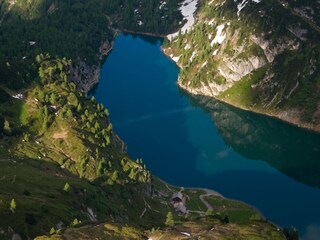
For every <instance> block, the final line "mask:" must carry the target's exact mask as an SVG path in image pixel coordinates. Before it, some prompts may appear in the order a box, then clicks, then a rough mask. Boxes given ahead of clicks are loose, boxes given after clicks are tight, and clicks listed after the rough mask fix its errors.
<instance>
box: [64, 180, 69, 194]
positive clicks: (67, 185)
mask: <svg viewBox="0 0 320 240" xmlns="http://www.w3.org/2000/svg"><path fill="white" fill-rule="evenodd" d="M69 190H70V185H69V183H67V182H66V184H65V185H64V187H63V191H65V192H69Z"/></svg>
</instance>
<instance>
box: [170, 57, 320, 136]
mask: <svg viewBox="0 0 320 240" xmlns="http://www.w3.org/2000/svg"><path fill="white" fill-rule="evenodd" d="M168 57H170V56H168ZM177 84H178V86H179V87H180V88H181V89H183V90H184V91H186V92H188V93H189V94H191V95H193V96H199V97H201V96H203V97H211V98H214V99H216V100H218V101H221V102H223V103H226V104H229V105H231V106H234V107H237V108H239V109H242V110H244V111H250V112H254V113H257V114H261V115H265V116H268V117H272V118H276V119H278V120H281V121H284V122H286V123H288V124H291V125H294V126H296V127H300V128H304V129H306V130H309V131H314V132H318V133H320V124H317V125H314V124H311V123H306V122H303V121H301V120H300V116H301V115H302V111H301V110H299V109H290V110H282V111H279V112H276V113H268V112H264V111H261V110H259V109H254V108H250V109H249V108H246V107H244V106H242V105H239V104H235V103H232V102H229V101H225V100H224V99H220V98H217V97H215V96H213V95H212V94H206V93H204V92H198V91H196V90H195V89H192V88H190V87H188V86H185V85H184V84H182V82H181V81H180V80H179V79H178V81H177Z"/></svg>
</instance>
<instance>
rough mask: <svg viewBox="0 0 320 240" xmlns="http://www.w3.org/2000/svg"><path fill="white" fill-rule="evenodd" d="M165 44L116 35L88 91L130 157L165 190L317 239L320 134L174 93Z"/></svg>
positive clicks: (175, 69) (319, 231) (171, 64)
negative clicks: (223, 202) (238, 208)
mask: <svg viewBox="0 0 320 240" xmlns="http://www.w3.org/2000/svg"><path fill="white" fill-rule="evenodd" d="M162 43H163V39H161V38H156V37H150V36H142V35H132V34H120V35H118V37H117V38H116V40H115V43H114V48H113V50H112V52H111V53H110V55H109V56H108V58H107V59H106V61H105V63H104V65H103V68H102V72H101V79H100V82H99V84H98V85H97V86H96V87H95V89H94V90H92V92H91V94H92V95H94V96H95V98H96V99H97V101H98V102H100V103H103V104H104V106H105V107H106V108H108V109H109V112H110V118H111V122H112V124H113V129H114V130H115V132H116V133H117V134H118V135H119V136H120V137H121V138H122V139H123V140H124V141H125V142H126V144H127V146H128V153H129V155H130V156H131V157H132V158H133V159H138V158H139V159H140V158H142V159H143V162H144V163H145V164H146V165H147V168H148V169H149V170H150V171H151V172H152V173H153V174H154V175H156V176H158V177H160V178H161V179H163V180H164V181H166V182H168V183H169V184H172V185H176V186H184V187H200V188H209V189H213V190H215V191H218V192H220V193H221V194H222V195H223V196H225V197H227V198H231V199H237V200H240V201H244V202H246V203H248V204H250V205H252V206H254V207H256V208H257V209H259V210H260V211H261V213H262V214H263V215H264V216H265V217H266V218H268V219H269V220H270V221H272V222H274V223H275V224H278V225H279V226H281V227H291V226H294V227H296V228H298V230H299V233H300V235H301V238H302V239H313V238H312V236H319V235H320V134H317V133H313V132H310V131H307V130H304V129H300V128H297V127H295V126H292V125H290V124H287V123H284V122H282V121H279V120H277V119H274V118H270V117H266V116H262V115H259V114H255V113H252V112H248V111H243V110H240V109H237V108H234V107H232V106H229V105H227V104H224V103H222V102H219V101H217V100H214V99H212V98H205V97H194V96H190V95H189V94H187V93H186V92H184V91H182V90H180V89H179V87H178V86H177V79H178V74H179V68H178V67H177V66H176V64H175V62H174V61H172V60H171V59H169V58H168V57H166V56H165V55H164V54H163V53H162V51H161V45H162Z"/></svg>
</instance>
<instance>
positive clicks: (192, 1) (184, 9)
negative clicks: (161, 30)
mask: <svg viewBox="0 0 320 240" xmlns="http://www.w3.org/2000/svg"><path fill="white" fill-rule="evenodd" d="M197 4H198V0H185V1H184V2H183V3H182V5H181V7H180V11H181V14H182V15H183V17H184V19H186V20H187V22H186V24H185V25H184V26H183V27H182V28H181V33H182V34H185V33H186V32H187V31H189V30H190V29H191V28H192V26H193V24H194V22H195V19H194V13H195V11H196V10H197ZM178 35H179V31H178V32H175V33H172V34H169V35H168V36H167V38H168V39H169V40H170V41H171V40H172V39H174V38H176V37H177V36H178Z"/></svg>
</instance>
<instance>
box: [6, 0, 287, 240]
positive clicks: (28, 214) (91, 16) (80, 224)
mask: <svg viewBox="0 0 320 240" xmlns="http://www.w3.org/2000/svg"><path fill="white" fill-rule="evenodd" d="M0 3H1V9H0V13H1V22H0V24H1V31H0V39H1V42H2V43H3V44H2V45H1V46H0V69H1V73H3V74H0V100H1V101H0V112H1V115H0V165H1V166H0V239H30V238H34V237H36V236H38V235H48V236H49V235H52V237H40V239H41V238H42V239H43V238H44V239H46V238H53V239H59V238H70V239H74V238H76V239H81V238H82V239H86V238H89V239H90V238H92V237H97V238H100V237H106V236H105V235H108V236H110V234H111V236H113V237H119V238H120V239H121V238H122V239H123V238H128V236H133V237H132V238H134V237H135V238H140V237H145V236H154V238H157V237H159V238H160V237H161V236H164V237H166V238H172V237H176V238H177V239H179V238H181V236H180V235H181V231H186V230H187V231H190V232H191V233H192V234H195V235H197V234H198V235H200V236H203V237H207V238H211V237H212V236H216V237H219V238H220V239H224V238H225V236H224V235H226V237H228V236H229V235H231V236H241V237H242V238H243V239H246V238H248V237H250V236H254V237H256V238H257V239H266V238H269V236H272V237H273V239H284V238H285V237H284V235H283V234H282V232H281V231H279V230H278V229H277V228H276V227H275V226H274V225H273V224H270V223H268V222H266V221H265V220H264V219H263V218H262V216H260V214H259V213H258V212H257V211H256V210H255V209H253V208H252V207H250V206H247V205H245V204H242V203H238V202H236V201H233V200H228V199H224V198H221V197H219V196H214V195H212V196H211V195H210V196H208V195H207V194H206V193H205V192H203V191H201V190H184V191H182V190H181V189H177V188H175V187H171V186H168V185H167V184H165V183H163V182H162V181H160V180H159V179H157V178H156V177H154V176H152V175H151V173H150V172H149V171H148V170H147V169H146V166H145V165H144V164H143V163H142V160H139V159H138V160H136V161H134V160H132V159H131V158H130V157H129V156H128V155H127V153H126V146H125V144H124V143H123V142H122V140H121V139H119V137H118V136H117V135H116V133H114V132H113V130H112V124H111V123H110V121H109V112H108V110H106V109H105V108H104V106H102V105H101V104H99V103H97V102H96V100H95V99H94V98H92V99H88V98H87V96H86V93H85V92H84V91H82V90H81V89H83V85H82V84H87V82H83V81H88V82H89V86H88V87H87V88H86V89H84V90H88V89H90V87H91V86H92V85H91V83H94V82H95V80H94V79H93V78H96V79H97V78H98V77H99V67H100V64H101V61H102V60H103V55H105V54H107V53H108V51H109V50H110V48H111V47H112V46H111V45H112V44H111V42H112V40H113V38H114V29H112V27H118V28H120V29H129V30H135V31H154V32H156V33H157V34H162V33H167V32H168V31H171V30H173V29H174V28H176V27H177V26H178V25H179V24H180V25H181V24H182V23H179V20H180V19H181V16H180V15H181V14H179V12H178V11H177V7H178V3H179V1H175V0H171V1H169V0H168V1H166V2H165V3H164V2H156V1H143V2H141V1H123V0H119V1H108V0H105V1H96V0H92V1H82V0H78V1H60V0H52V1H50V0H48V1H42V0H32V1H25V0H10V1H8V0H2V1H1V2H0ZM141 3H142V4H141ZM160 6H163V7H160ZM166 6H167V7H166ZM136 10H137V11H136ZM140 11H141V13H140ZM142 12H143V14H142ZM106 13H107V14H106ZM144 14H145V15H144ZM166 14H167V15H168V16H167V17H165V16H166ZM155 16H156V17H155ZM163 16H164V18H162V17H163ZM154 17H155V18H154ZM149 19H153V21H151V22H148V21H147V20H149ZM140 21H141V22H142V24H140V23H141V22H140ZM169 23H170V24H169ZM171 23H173V25H171ZM157 29H158V30H157ZM99 46H100V49H99ZM46 52H48V53H49V54H47V53H46ZM98 52H99V53H98ZM50 55H51V56H54V57H50ZM69 59H70V60H69ZM75 69H78V70H75ZM77 74H78V76H77V79H73V78H72V76H73V77H74V75H77ZM79 75H82V76H83V77H84V80H83V78H82V77H79ZM79 79H80V80H79ZM70 80H73V81H74V82H76V84H77V85H76V84H74V83H73V82H72V81H70ZM178 191H182V192H183V194H184V196H185V198H186V200H185V201H186V202H185V204H186V207H187V209H188V210H189V211H190V213H189V214H188V215H186V216H185V215H179V214H176V213H175V209H174V207H173V205H172V204H171V201H172V199H171V197H172V194H173V193H175V192H178ZM201 196H202V197H201ZM204 198H205V199H206V201H207V202H209V204H211V205H213V208H212V211H211V209H209V208H208V207H206V206H205V205H204V202H203V200H201V199H204ZM208 210H209V211H208ZM170 212H171V213H173V214H172V215H171V216H172V219H170V218H169V217H168V216H170V214H169V213H170ZM228 216H229V217H228ZM100 222H105V223H104V224H99V223H100ZM126 225H128V226H130V227H128V228H127V227H126ZM165 225H169V226H170V227H166V226H165ZM212 225H214V226H215V227H216V228H217V229H219V231H218V232H217V233H215V232H211V231H212V230H210V229H212ZM252 225H255V227H253V226H252ZM92 226H97V231H95V228H93V229H92ZM209 226H210V228H209ZM152 228H154V229H157V230H154V231H152ZM101 232H102V234H103V235H102V236H101V235H100V234H101ZM79 236H81V237H79Z"/></svg>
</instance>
